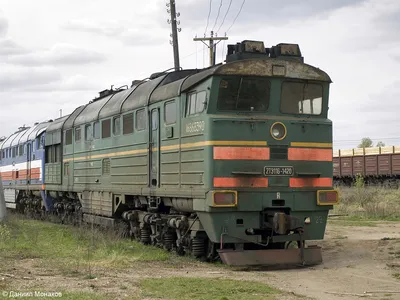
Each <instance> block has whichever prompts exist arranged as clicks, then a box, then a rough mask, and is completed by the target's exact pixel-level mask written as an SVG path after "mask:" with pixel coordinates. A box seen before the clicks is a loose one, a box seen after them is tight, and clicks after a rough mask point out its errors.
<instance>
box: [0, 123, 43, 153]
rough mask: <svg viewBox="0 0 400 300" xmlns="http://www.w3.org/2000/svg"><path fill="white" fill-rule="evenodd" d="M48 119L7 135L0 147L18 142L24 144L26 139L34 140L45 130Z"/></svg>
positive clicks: (11, 145) (10, 145)
mask: <svg viewBox="0 0 400 300" xmlns="http://www.w3.org/2000/svg"><path fill="white" fill-rule="evenodd" d="M49 124H50V121H46V122H42V123H38V124H35V125H34V126H32V127H27V128H24V129H22V130H20V131H17V132H14V133H13V134H11V135H10V136H8V137H7V138H6V139H5V140H4V141H3V142H1V143H0V149H5V148H8V147H13V146H16V145H19V144H24V143H26V142H28V141H34V140H35V139H36V138H37V137H38V136H39V135H40V134H41V133H42V132H43V131H45V130H46V128H47V126H48V125H49Z"/></svg>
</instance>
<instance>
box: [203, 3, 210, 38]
mask: <svg viewBox="0 0 400 300" xmlns="http://www.w3.org/2000/svg"><path fill="white" fill-rule="evenodd" d="M211 4H212V0H210V7H209V9H208V17H207V25H206V30H204V36H206V32H207V29H208V22H210V15H211Z"/></svg>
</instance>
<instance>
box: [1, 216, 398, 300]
mask: <svg viewBox="0 0 400 300" xmlns="http://www.w3.org/2000/svg"><path fill="white" fill-rule="evenodd" d="M375 224H376V226H348V225H343V224H341V223H336V222H330V223H329V224H328V228H327V234H326V240H324V241H322V242H321V241H319V242H317V244H319V245H321V246H322V247H323V260H324V262H323V263H322V264H321V265H318V266H315V267H312V268H296V269H290V270H257V271H255V270H253V271H243V270H242V271H237V270H232V269H231V268H228V267H225V266H220V265H210V264H206V263H200V262H199V263H197V262H192V261H188V262H187V263H186V262H184V263H182V262H181V261H179V260H178V259H177V263H176V264H175V263H173V262H172V263H171V262H169V263H163V262H158V263H156V264H150V263H146V262H138V263H137V264H134V265H132V266H129V268H128V269H125V270H118V271H117V270H104V269H103V270H93V274H95V278H92V279H90V280H88V279H87V278H86V279H83V278H82V276H80V275H79V274H75V275H74V274H60V272H59V271H57V270H54V272H52V271H50V270H49V269H46V268H45V267H44V268H43V269H41V268H38V267H37V266H35V261H34V259H29V260H27V259H24V260H20V261H17V262H15V263H14V267H13V268H10V269H8V271H7V274H0V282H1V280H3V281H4V280H6V281H10V280H12V286H13V287H14V286H15V290H18V289H24V290H29V289H33V288H36V289H37V287H45V288H46V290H48V291H49V290H53V291H59V290H68V291H88V292H92V291H94V292H97V293H100V294H104V293H107V294H109V295H112V297H111V298H110V299H124V298H129V299H132V295H135V294H136V295H139V287H138V282H139V279H140V278H143V276H145V277H152V278H161V277H164V276H185V277H207V278H215V279H218V278H232V279H243V280H252V281H258V282H262V283H266V284H268V285H270V286H272V287H275V288H278V289H282V290H284V291H286V292H292V293H289V294H285V295H284V296H283V297H282V298H280V299H300V298H302V299H308V298H309V299H323V300H331V299H332V300H333V299H341V300H344V299H358V298H360V297H365V298H369V299H380V300H383V299H400V223H396V222H379V223H374V225H375ZM138 299H140V298H138Z"/></svg>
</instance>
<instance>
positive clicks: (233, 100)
mask: <svg viewBox="0 0 400 300" xmlns="http://www.w3.org/2000/svg"><path fill="white" fill-rule="evenodd" d="M270 90H271V84H270V81H269V80H268V79H266V78H261V77H231V78H229V77H227V78H222V79H221V81H220V83H219V88H218V102H217V107H218V109H219V110H237V111H266V110H267V109H268V106H269V98H270Z"/></svg>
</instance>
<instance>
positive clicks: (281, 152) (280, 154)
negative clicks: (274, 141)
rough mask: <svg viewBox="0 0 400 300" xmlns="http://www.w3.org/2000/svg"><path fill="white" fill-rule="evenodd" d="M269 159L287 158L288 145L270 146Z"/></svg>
mask: <svg viewBox="0 0 400 300" xmlns="http://www.w3.org/2000/svg"><path fill="white" fill-rule="evenodd" d="M270 151H271V159H285V160H287V159H288V146H270Z"/></svg>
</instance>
